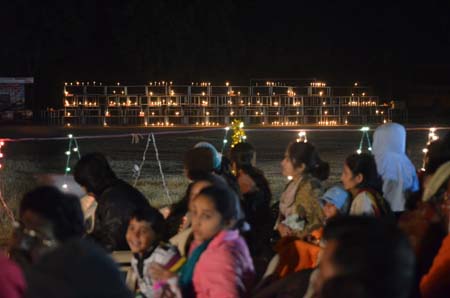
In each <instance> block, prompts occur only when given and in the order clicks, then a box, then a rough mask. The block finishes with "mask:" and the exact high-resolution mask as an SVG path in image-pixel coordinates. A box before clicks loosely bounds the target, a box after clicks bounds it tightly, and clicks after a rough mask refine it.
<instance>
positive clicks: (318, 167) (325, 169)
mask: <svg viewBox="0 0 450 298" xmlns="http://www.w3.org/2000/svg"><path fill="white" fill-rule="evenodd" d="M287 151H288V154H289V159H290V160H291V162H292V165H293V166H294V168H298V167H300V166H301V165H302V164H304V165H305V171H304V173H305V174H311V175H312V176H313V177H315V178H317V179H319V180H322V181H323V180H327V179H328V176H329V175H330V165H329V164H328V163H327V162H324V161H322V159H320V157H319V152H317V149H316V147H314V146H313V145H312V144H311V143H301V142H292V143H290V144H289V146H288V149H287Z"/></svg>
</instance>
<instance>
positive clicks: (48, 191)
mask: <svg viewBox="0 0 450 298" xmlns="http://www.w3.org/2000/svg"><path fill="white" fill-rule="evenodd" d="M19 218H20V220H19V221H18V222H16V223H15V233H14V237H13V239H12V242H11V244H10V245H11V250H12V251H15V252H19V251H20V252H21V254H22V255H24V256H25V255H26V258H29V260H28V261H30V262H34V261H35V260H36V259H38V258H39V257H40V256H41V255H42V254H44V253H45V252H46V251H48V250H50V249H52V248H53V247H55V246H56V245H58V244H59V243H62V242H65V241H67V240H68V239H70V238H80V237H82V236H83V234H84V233H85V226H84V217H83V212H82V210H81V204H80V200H79V199H78V198H77V197H76V196H74V195H70V194H65V193H63V192H61V191H60V190H59V189H57V188H56V187H51V186H42V187H38V188H36V189H34V190H32V191H30V192H28V193H27V194H25V196H24V197H23V199H22V201H21V202H20V207H19Z"/></svg>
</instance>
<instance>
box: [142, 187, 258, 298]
mask: <svg viewBox="0 0 450 298" xmlns="http://www.w3.org/2000/svg"><path fill="white" fill-rule="evenodd" d="M189 209H190V212H191V214H192V230H193V235H194V242H193V243H192V245H191V248H190V253H189V258H188V261H187V263H186V264H185V265H184V267H183V269H182V271H181V275H180V280H179V285H180V288H181V290H182V292H183V297H199V298H203V297H242V296H243V295H245V294H246V293H248V291H249V289H250V287H251V284H252V282H253V278H254V269H253V264H252V260H251V257H250V253H249V251H248V248H247V245H246V244H245V241H244V240H243V238H242V237H241V236H240V235H239V229H240V228H241V227H243V214H242V212H241V211H240V210H239V209H240V205H239V199H238V197H237V196H236V194H235V193H234V192H233V191H231V190H229V189H222V188H218V187H214V186H211V187H207V188H205V189H203V190H202V191H201V192H200V194H199V195H198V196H197V197H196V198H195V199H194V200H193V201H192V203H191V204H190V206H189ZM151 272H152V277H153V278H155V279H157V280H158V279H165V278H166V279H167V277H169V276H170V275H169V274H168V272H167V271H166V270H164V269H163V268H162V267H161V266H158V265H154V266H152V267H151Z"/></svg>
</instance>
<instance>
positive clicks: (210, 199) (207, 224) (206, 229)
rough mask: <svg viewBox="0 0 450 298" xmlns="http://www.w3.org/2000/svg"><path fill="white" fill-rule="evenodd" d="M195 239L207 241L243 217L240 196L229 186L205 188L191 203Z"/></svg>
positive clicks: (190, 209) (233, 225)
mask: <svg viewBox="0 0 450 298" xmlns="http://www.w3.org/2000/svg"><path fill="white" fill-rule="evenodd" d="M189 212H190V214H191V220H192V232H193V235H194V239H195V240H198V241H206V240H209V239H212V238H213V237H214V236H215V235H217V234H218V233H219V232H220V231H222V230H225V229H231V228H233V227H235V226H236V225H237V224H238V222H239V221H241V220H242V219H243V213H242V210H241V209H240V202H239V198H238V197H237V195H236V193H235V192H233V191H232V190H230V189H229V188H223V187H217V186H210V187H206V188H204V189H203V190H202V191H201V192H200V193H199V194H198V196H197V197H195V198H194V199H193V200H192V201H191V203H190V204H189Z"/></svg>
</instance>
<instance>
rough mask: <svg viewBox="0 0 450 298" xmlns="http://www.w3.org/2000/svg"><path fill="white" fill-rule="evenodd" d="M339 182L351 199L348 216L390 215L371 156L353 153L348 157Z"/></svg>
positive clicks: (373, 159)
mask: <svg viewBox="0 0 450 298" xmlns="http://www.w3.org/2000/svg"><path fill="white" fill-rule="evenodd" d="M341 181H342V183H343V184H344V188H345V189H346V190H347V191H349V192H350V193H351V194H352V197H353V200H352V204H351V207H350V215H372V216H383V215H387V214H389V213H391V211H390V207H389V204H388V203H387V202H386V200H385V199H384V198H383V197H382V187H383V181H382V180H381V177H380V175H379V174H378V172H377V165H376V163H375V158H374V157H373V155H370V154H366V153H362V154H356V153H355V154H352V155H350V156H348V157H347V158H346V160H345V163H344V169H343V171H342V176H341Z"/></svg>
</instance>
